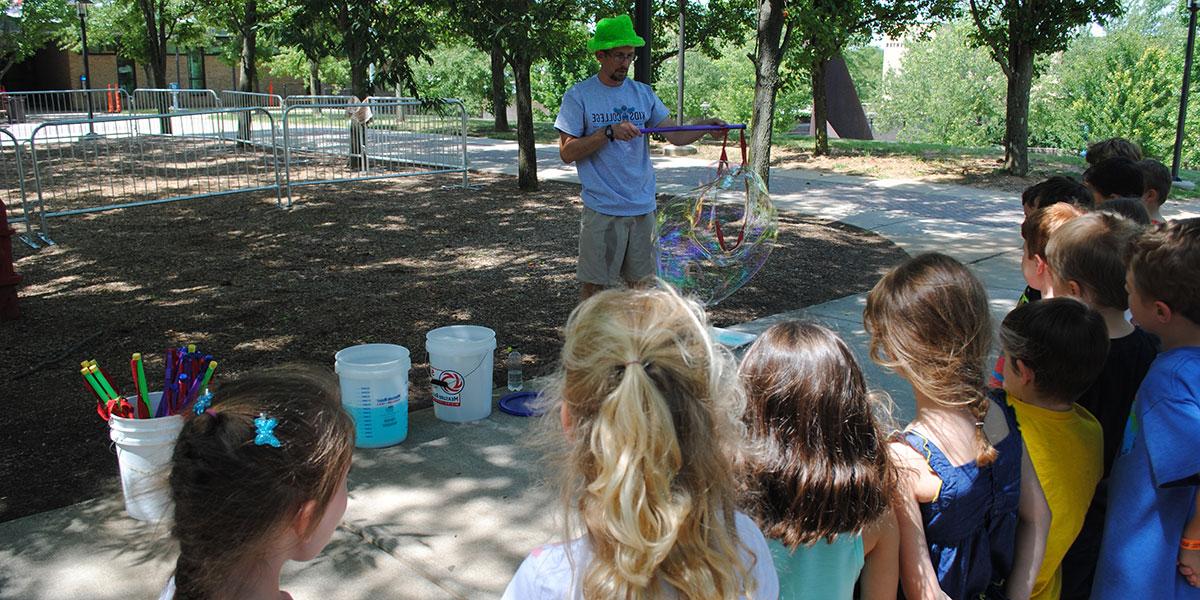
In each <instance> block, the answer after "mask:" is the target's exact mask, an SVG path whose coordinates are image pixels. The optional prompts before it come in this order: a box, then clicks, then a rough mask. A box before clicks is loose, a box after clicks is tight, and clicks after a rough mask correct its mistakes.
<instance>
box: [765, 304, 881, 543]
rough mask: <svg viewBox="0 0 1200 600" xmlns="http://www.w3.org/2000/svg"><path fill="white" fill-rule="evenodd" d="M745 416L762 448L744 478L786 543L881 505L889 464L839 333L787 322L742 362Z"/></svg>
mask: <svg viewBox="0 0 1200 600" xmlns="http://www.w3.org/2000/svg"><path fill="white" fill-rule="evenodd" d="M741 377H742V383H743V384H744V385H745V387H746V396H747V406H746V415H745V417H744V419H745V421H746V424H747V427H748V429H749V431H750V437H751V439H753V440H755V441H756V442H758V445H759V446H760V447H761V449H762V452H761V456H759V457H756V458H755V459H753V460H752V461H751V463H752V464H751V468H750V484H751V488H752V493H753V495H754V504H755V505H756V506H757V507H758V510H757V512H758V516H759V524H760V525H762V527H763V533H765V534H766V535H767V537H770V538H774V539H778V540H782V541H783V543H784V544H786V545H787V546H788V547H792V548H794V547H795V546H798V545H800V544H809V543H813V542H816V541H817V540H820V539H822V538H825V539H832V538H833V537H834V536H836V535H838V534H842V533H847V532H857V531H861V530H862V529H863V527H865V526H867V525H869V524H870V523H872V522H874V521H875V520H876V519H878V518H879V517H880V516H881V515H882V514H883V513H884V511H885V510H886V509H887V506H888V497H889V493H890V491H891V489H892V473H893V472H892V467H891V464H890V461H889V458H888V453H887V450H886V449H885V445H886V444H885V440H886V437H885V434H884V431H883V429H882V427H881V426H880V424H879V422H878V421H877V420H876V418H875V415H874V413H873V408H874V402H873V401H872V398H871V396H870V394H869V393H868V392H867V386H866V381H865V380H864V379H863V375H862V371H861V370H859V367H858V362H857V361H856V360H854V355H853V354H852V353H851V352H850V348H848V347H847V346H846V343H845V342H843V341H842V340H841V338H839V337H838V336H837V334H835V333H833V332H832V331H829V330H828V329H825V328H824V327H821V326H819V325H815V324H812V323H801V322H797V321H789V322H785V323H779V324H777V325H773V326H771V328H769V329H767V330H766V332H764V333H763V334H762V335H761V336H759V338H758V340H757V341H755V342H754V345H753V346H751V347H750V349H749V350H748V351H747V352H746V356H745V358H743V359H742V365H741Z"/></svg>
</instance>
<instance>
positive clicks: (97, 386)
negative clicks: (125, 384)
mask: <svg viewBox="0 0 1200 600" xmlns="http://www.w3.org/2000/svg"><path fill="white" fill-rule="evenodd" d="M79 372H80V373H81V374H82V375H83V378H84V379H86V380H87V382H88V384H90V385H91V386H92V389H93V390H95V391H96V395H97V396H99V397H100V398H101V399H103V400H108V396H107V395H106V394H105V392H104V388H102V387H100V383H99V382H97V381H96V378H95V377H92V374H91V373H90V372H88V369H80V370H79Z"/></svg>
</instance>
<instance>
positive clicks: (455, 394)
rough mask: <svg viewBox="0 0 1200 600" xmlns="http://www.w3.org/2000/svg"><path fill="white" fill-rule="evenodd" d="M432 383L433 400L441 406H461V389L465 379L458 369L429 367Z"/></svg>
mask: <svg viewBox="0 0 1200 600" xmlns="http://www.w3.org/2000/svg"><path fill="white" fill-rule="evenodd" d="M429 374H430V383H432V384H433V401H434V402H437V403H438V404H441V405H442V406H462V390H463V386H464V385H465V384H466V382H467V380H466V378H465V377H463V376H462V374H461V373H459V372H458V371H441V370H438V369H435V368H433V367H430V368H429Z"/></svg>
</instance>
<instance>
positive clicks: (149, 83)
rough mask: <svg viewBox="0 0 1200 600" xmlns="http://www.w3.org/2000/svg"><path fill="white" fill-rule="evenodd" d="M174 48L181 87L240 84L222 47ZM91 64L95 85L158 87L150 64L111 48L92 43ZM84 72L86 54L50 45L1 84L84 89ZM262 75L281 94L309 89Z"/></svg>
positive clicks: (263, 83)
mask: <svg viewBox="0 0 1200 600" xmlns="http://www.w3.org/2000/svg"><path fill="white" fill-rule="evenodd" d="M168 49H169V50H170V52H169V53H168V55H167V83H168V84H171V83H177V84H178V85H179V87H180V88H181V89H205V88H207V89H211V90H218V91H220V90H230V89H235V85H234V79H235V76H236V73H235V67H234V66H230V65H229V64H228V63H226V62H223V61H222V60H221V57H220V56H219V55H218V54H217V53H216V52H214V51H211V50H209V51H201V50H191V51H188V50H183V49H180V52H179V53H178V54H176V53H175V52H174V50H175V49H174V48H173V47H168ZM88 67H89V69H90V70H91V75H92V81H91V85H90V86H89V87H91V88H93V89H97V88H99V89H102V88H104V87H106V86H108V85H111V84H114V83H115V84H119V85H120V86H121V87H122V88H124V89H126V90H127V91H130V92H132V91H133V90H134V89H136V88H152V87H154V80H153V78H152V75H151V74H150V73H149V72H148V69H146V68H145V67H144V66H143V65H139V64H136V63H134V61H131V60H127V59H125V58H124V57H121V56H118V55H117V54H116V52H114V51H112V50H111V49H105V48H96V49H89V50H88ZM82 77H83V55H81V54H80V53H78V52H71V51H68V50H60V49H58V48H54V47H50V46H47V47H45V48H43V49H41V50H39V51H38V53H37V54H35V55H34V56H33V57H31V58H30V59H29V60H26V61H25V62H23V63H20V64H17V65H14V66H13V67H12V69H9V71H8V73H6V74H5V76H4V80H3V81H2V82H0V84H3V85H4V88H5V89H6V90H8V91H10V92H16V91H24V90H66V89H81V88H82V87H83V86H82V83H83V82H82ZM258 79H259V81H258V83H259V87H260V89H259V91H260V92H266V91H267V90H268V89H273V90H274V93H276V94H280V95H288V94H303V93H304V86H305V82H302V81H299V80H296V79H290V78H276V77H268V76H266V74H264V73H263V72H262V71H261V67H260V71H259V78H258Z"/></svg>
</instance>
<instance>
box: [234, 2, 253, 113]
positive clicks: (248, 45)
mask: <svg viewBox="0 0 1200 600" xmlns="http://www.w3.org/2000/svg"><path fill="white" fill-rule="evenodd" d="M241 38H242V57H241V59H242V60H241V69H240V70H239V71H238V88H237V89H238V90H239V91H242V92H257V91H258V65H257V61H256V60H255V58H256V56H257V53H258V0H246V17H245V20H244V21H242V35H241Z"/></svg>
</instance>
